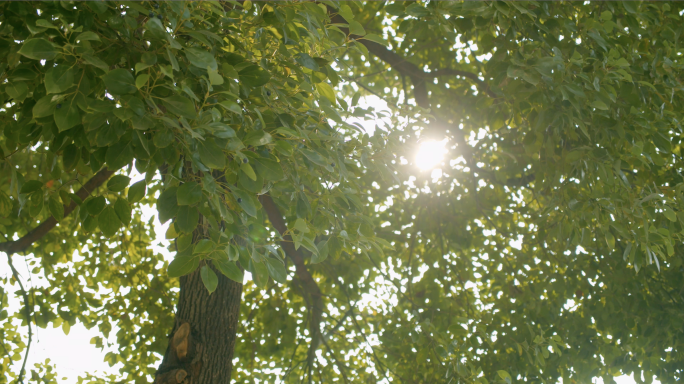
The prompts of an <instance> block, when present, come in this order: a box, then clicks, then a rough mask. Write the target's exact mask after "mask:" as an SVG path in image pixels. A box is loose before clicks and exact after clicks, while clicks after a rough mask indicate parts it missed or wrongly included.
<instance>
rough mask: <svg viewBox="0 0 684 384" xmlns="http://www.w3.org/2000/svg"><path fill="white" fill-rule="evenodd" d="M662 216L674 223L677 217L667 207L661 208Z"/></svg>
mask: <svg viewBox="0 0 684 384" xmlns="http://www.w3.org/2000/svg"><path fill="white" fill-rule="evenodd" d="M663 214H664V215H665V217H667V219H668V220H670V221H672V222H675V221H677V215H676V214H675V213H674V211H673V210H672V208H670V207H668V206H667V205H666V206H665V207H664V208H663Z"/></svg>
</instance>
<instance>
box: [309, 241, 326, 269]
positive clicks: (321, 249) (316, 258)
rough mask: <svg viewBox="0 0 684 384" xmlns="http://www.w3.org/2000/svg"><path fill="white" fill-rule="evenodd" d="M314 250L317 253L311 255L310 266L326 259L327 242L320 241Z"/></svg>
mask: <svg viewBox="0 0 684 384" xmlns="http://www.w3.org/2000/svg"><path fill="white" fill-rule="evenodd" d="M316 249H317V250H318V253H312V254H311V264H316V263H320V262H323V261H325V259H327V258H328V254H329V250H328V241H327V240H324V241H320V242H319V243H318V244H316Z"/></svg>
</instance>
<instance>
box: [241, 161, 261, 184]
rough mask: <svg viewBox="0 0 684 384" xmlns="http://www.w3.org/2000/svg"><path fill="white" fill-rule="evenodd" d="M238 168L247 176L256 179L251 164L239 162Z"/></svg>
mask: <svg viewBox="0 0 684 384" xmlns="http://www.w3.org/2000/svg"><path fill="white" fill-rule="evenodd" d="M240 170H241V171H242V172H244V173H245V175H247V177H249V178H250V179H252V180H254V181H256V179H257V176H256V173H254V169H252V166H251V165H249V164H247V163H243V164H240Z"/></svg>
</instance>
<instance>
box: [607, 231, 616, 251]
mask: <svg viewBox="0 0 684 384" xmlns="http://www.w3.org/2000/svg"><path fill="white" fill-rule="evenodd" d="M606 243H607V244H608V248H609V249H610V250H613V249H615V236H613V234H612V233H610V231H606Z"/></svg>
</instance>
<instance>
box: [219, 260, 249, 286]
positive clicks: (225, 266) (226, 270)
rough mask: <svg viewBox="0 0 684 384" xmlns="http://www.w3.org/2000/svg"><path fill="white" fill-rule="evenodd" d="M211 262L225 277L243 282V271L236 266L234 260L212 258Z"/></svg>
mask: <svg viewBox="0 0 684 384" xmlns="http://www.w3.org/2000/svg"><path fill="white" fill-rule="evenodd" d="M212 263H214V266H215V267H216V268H217V269H218V270H219V271H220V272H221V273H223V275H225V276H226V277H227V278H229V279H231V280H233V281H235V282H237V283H240V284H242V283H243V281H244V278H245V276H244V272H242V270H241V269H240V267H238V266H237V264H236V263H235V261H226V260H212Z"/></svg>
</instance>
